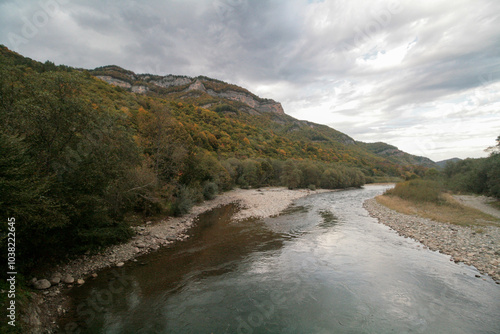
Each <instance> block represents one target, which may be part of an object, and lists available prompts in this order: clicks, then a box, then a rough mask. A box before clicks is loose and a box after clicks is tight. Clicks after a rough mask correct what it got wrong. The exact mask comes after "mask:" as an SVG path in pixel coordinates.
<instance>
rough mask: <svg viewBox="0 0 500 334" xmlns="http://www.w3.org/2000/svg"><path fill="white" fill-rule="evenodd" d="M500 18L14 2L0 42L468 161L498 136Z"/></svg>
mask: <svg viewBox="0 0 500 334" xmlns="http://www.w3.org/2000/svg"><path fill="white" fill-rule="evenodd" d="M498 13H500V3H499V2H498V1H490V0H478V1H466V0H462V1H455V2H450V1H446V0H441V1H435V0H433V1H430V0H427V1H419V2H415V1H407V0H400V1H398V0H394V1H378V0H377V1H370V2H366V1H361V0H354V1H334V0H331V1H329V0H325V1H307V0H295V1H290V0H273V1H271V0H259V1H249V0H207V1H197V0H185V1H180V0H169V1H160V0H151V1H147V2H137V1H131V0H123V1H119V2H118V1H105V2H103V1H98V0H89V1H83V0H76V1H71V2H70V1H68V0H41V1H22V2H20V1H4V2H2V3H1V4H0V40H1V41H2V43H4V44H6V45H7V46H8V47H10V48H12V49H14V50H15V51H17V52H19V53H21V54H23V55H26V56H28V57H31V58H34V59H37V60H40V61H45V60H47V59H50V60H52V61H54V62H56V63H61V64H67V65H71V66H77V67H84V68H94V67H97V66H102V65H107V64H116V65H119V66H122V67H124V68H127V69H130V70H133V71H135V72H138V73H144V72H147V73H155V74H163V75H164V74H169V73H172V74H184V75H190V76H196V75H207V76H210V77H215V78H218V79H222V80H224V81H227V82H232V83H236V84H238V85H241V86H244V87H245V88H248V89H250V90H251V91H254V92H256V93H257V94H259V95H261V96H264V97H269V98H273V99H275V100H279V101H281V102H282V104H283V106H284V108H285V111H286V112H287V113H288V114H290V115H292V116H294V117H297V118H303V119H308V120H311V121H315V122H318V123H323V124H328V125H330V126H333V127H334V128H336V129H338V130H340V131H343V132H345V133H347V134H348V135H350V136H353V137H354V138H356V139H359V140H367V141H386V142H388V143H390V144H393V145H396V146H401V147H400V148H402V149H405V150H407V151H408V152H410V153H415V154H423V155H427V156H429V157H431V158H433V159H441V158H447V157H451V156H454V155H458V156H460V157H462V158H465V157H467V156H471V157H478V156H484V155H485V153H484V152H483V151H482V149H483V148H485V147H487V146H490V145H492V144H493V143H494V140H495V138H496V137H497V136H498V128H499V122H498V119H499V118H500V117H499V114H500V111H499V107H500V105H499V103H500V102H499V101H500V96H499V94H498V91H499V90H498V83H499V82H500V71H499V70H498V69H499V68H500V56H499V55H500V28H498V27H500V14H498ZM30 29H31V31H30ZM13 36H14V37H15V36H17V37H18V39H16V38H13ZM417 143H418V144H417ZM422 143H424V144H422ZM432 143H434V144H432ZM481 145H483V146H484V147H481Z"/></svg>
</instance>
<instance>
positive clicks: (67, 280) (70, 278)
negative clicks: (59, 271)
mask: <svg viewBox="0 0 500 334" xmlns="http://www.w3.org/2000/svg"><path fill="white" fill-rule="evenodd" d="M61 280H62V282H63V283H66V284H73V283H74V282H75V279H74V278H73V276H71V275H69V274H68V275H65V276H63V278H62V279H61Z"/></svg>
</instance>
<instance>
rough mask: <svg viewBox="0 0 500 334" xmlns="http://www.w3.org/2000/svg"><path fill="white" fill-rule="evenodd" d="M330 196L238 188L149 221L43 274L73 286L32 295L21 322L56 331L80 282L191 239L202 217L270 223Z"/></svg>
mask: <svg viewBox="0 0 500 334" xmlns="http://www.w3.org/2000/svg"><path fill="white" fill-rule="evenodd" d="M331 191H332V190H327V189H320V190H315V191H312V190H307V189H298V190H289V189H286V188H281V187H275V188H261V189H250V190H243V189H236V190H232V191H229V192H226V193H223V194H221V195H218V196H217V197H216V198H215V199H213V200H210V201H205V202H203V203H201V204H198V205H196V206H194V207H193V208H192V209H191V211H190V212H189V213H188V214H186V215H184V216H182V217H167V218H165V219H163V220H161V221H159V222H157V223H152V222H145V224H144V225H141V226H137V227H135V228H134V229H135V232H136V234H135V236H134V237H133V238H132V239H131V240H130V241H128V242H127V243H124V244H121V245H115V246H112V247H109V248H107V249H106V250H105V251H103V252H102V253H100V254H96V255H92V256H88V255H85V256H82V257H80V258H78V259H75V260H73V261H71V262H69V263H67V264H64V265H59V266H55V267H54V268H51V269H50V270H48V271H47V272H45V273H42V275H41V276H39V277H37V279H39V280H40V279H44V278H45V279H50V278H51V277H53V276H54V274H56V275H57V274H59V275H60V276H62V277H64V276H66V275H70V276H71V277H72V278H74V282H75V283H73V284H64V283H62V282H61V283H59V284H53V285H52V286H51V287H50V288H48V289H47V290H43V291H40V292H38V291H37V290H33V299H32V302H31V304H30V305H29V306H28V307H27V310H26V312H24V313H25V314H23V315H22V316H21V321H22V322H23V324H24V325H25V326H27V327H29V328H30V330H31V331H30V333H54V332H57V328H56V322H57V319H58V318H59V317H60V316H62V315H63V314H64V313H66V311H67V308H68V304H69V301H68V297H67V296H66V292H67V291H68V289H70V288H72V287H73V286H77V285H78V283H77V281H78V280H83V284H84V281H85V280H91V279H93V278H94V277H96V276H97V275H98V271H100V270H102V269H105V268H110V267H121V266H123V265H124V263H125V262H127V261H134V260H135V258H136V257H138V256H140V255H143V254H147V253H150V252H152V251H156V250H158V249H159V248H161V247H165V246H168V245H170V244H172V243H174V242H179V241H182V240H185V239H187V238H188V235H187V234H186V233H187V232H188V230H189V229H190V228H191V227H192V226H193V224H194V221H195V219H196V217H197V216H198V215H200V214H201V213H203V212H206V211H209V210H212V209H214V208H216V207H219V206H223V205H227V204H230V203H237V204H238V205H240V206H241V210H240V211H239V212H238V213H237V214H236V215H235V216H234V217H233V219H236V220H242V219H245V218H249V217H257V218H266V217H271V216H274V215H278V214H279V213H280V212H281V211H283V210H284V209H286V208H287V207H288V206H289V205H290V204H291V203H292V202H293V201H294V200H296V199H298V198H301V197H304V196H308V195H312V194H317V193H323V192H331ZM81 282H82V281H80V283H81Z"/></svg>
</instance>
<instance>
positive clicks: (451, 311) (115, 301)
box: [59, 185, 500, 334]
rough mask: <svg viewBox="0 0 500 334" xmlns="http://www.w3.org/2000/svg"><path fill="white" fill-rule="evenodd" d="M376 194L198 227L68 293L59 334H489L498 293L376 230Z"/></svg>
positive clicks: (499, 310)
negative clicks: (372, 202) (371, 203)
mask: <svg viewBox="0 0 500 334" xmlns="http://www.w3.org/2000/svg"><path fill="white" fill-rule="evenodd" d="M385 188H386V186H380V185H374V186H366V187H364V188H363V189H356V190H346V191H339V192H331V193H323V194H316V195H312V196H308V197H305V198H302V199H300V200H298V201H296V202H295V203H294V205H293V206H291V207H290V208H289V209H287V210H286V211H285V212H284V213H283V214H281V215H280V216H278V217H274V218H268V219H249V220H245V221H240V222H235V221H232V220H231V216H232V214H233V213H234V212H236V210H237V208H236V207H235V206H234V205H228V206H225V207H221V208H217V209H215V210H212V211H210V212H207V213H205V214H203V215H202V216H200V218H199V222H198V224H197V226H196V227H195V228H194V229H192V231H191V233H192V237H191V238H190V239H188V240H186V241H184V242H180V243H177V244H176V245H175V246H173V247H170V248H165V249H162V250H160V251H158V252H155V253H153V254H149V255H145V256H143V257H140V258H139V259H138V261H137V262H135V263H134V262H130V263H127V264H126V265H125V266H124V267H122V268H114V269H109V270H105V271H103V272H101V273H99V277H98V278H97V279H95V280H91V281H89V282H87V283H86V284H85V285H83V286H81V287H77V288H74V289H72V291H71V298H72V301H73V309H72V311H71V312H69V313H68V314H67V315H66V317H65V318H64V319H62V320H61V322H60V324H59V325H60V326H61V328H62V329H63V331H64V332H71V333H454V334H456V333H500V286H499V285H496V284H495V283H494V282H493V281H492V280H491V279H488V278H486V279H482V278H476V277H475V275H476V274H478V272H477V271H476V270H475V269H474V268H473V267H469V266H465V265H462V264H460V265H457V264H455V263H454V262H450V260H449V257H448V256H446V255H443V254H440V253H437V252H432V251H429V250H426V249H423V248H422V247H421V246H420V245H419V244H418V243H417V242H415V241H413V240H410V239H405V238H403V237H401V236H398V235H397V234H396V233H395V232H394V231H392V230H390V229H389V228H388V227H386V226H384V225H382V224H378V223H377V221H376V219H374V218H371V217H370V216H369V215H368V213H367V212H366V210H365V209H363V208H362V203H363V202H364V200H366V199H368V198H371V197H374V196H375V195H377V194H379V193H381V192H383V190H384V189H385Z"/></svg>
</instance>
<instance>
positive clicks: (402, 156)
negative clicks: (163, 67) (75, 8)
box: [90, 65, 437, 168]
mask: <svg viewBox="0 0 500 334" xmlns="http://www.w3.org/2000/svg"><path fill="white" fill-rule="evenodd" d="M90 73H91V74H92V75H94V76H96V77H98V78H99V79H101V80H104V81H106V82H107V83H109V84H112V85H114V86H119V87H122V88H124V89H126V90H129V91H131V92H134V93H138V94H150V95H154V96H161V97H167V98H169V99H179V100H183V101H186V102H189V103H192V104H194V105H197V106H199V107H202V108H209V109H211V110H214V111H219V112H224V113H238V112H243V113H246V114H248V115H252V116H255V117H257V118H258V116H264V115H266V114H267V117H269V116H270V119H271V123H269V124H267V125H268V126H272V127H274V128H276V129H279V130H280V132H281V133H282V134H286V136H287V137H289V138H290V139H293V140H297V141H303V140H308V141H310V142H313V143H323V144H325V143H328V142H332V141H335V142H338V143H340V144H343V145H348V146H349V147H350V150H352V151H354V152H351V155H353V156H354V157H356V156H359V155H362V156H364V157H365V159H368V160H369V159H370V156H371V157H372V158H373V155H375V156H377V157H379V158H383V159H386V160H387V161H388V162H391V163H394V164H397V165H403V166H412V165H415V166H423V167H429V168H432V167H437V166H436V164H435V163H434V162H433V161H432V160H430V159H428V158H425V157H420V156H414V155H411V154H409V153H406V152H403V151H401V150H399V149H398V148H397V147H395V146H392V145H389V144H385V143H381V142H379V143H363V142H359V141H355V140H354V139H352V138H351V137H349V136H348V135H346V134H344V133H341V132H339V131H337V130H335V129H332V128H330V127H328V126H325V125H320V124H316V123H313V122H308V121H302V120H297V119H295V118H293V117H291V116H289V115H286V114H285V112H284V110H283V107H282V106H281V104H280V103H279V102H276V101H274V100H271V99H265V98H261V97H259V96H257V95H255V94H253V93H251V92H250V91H248V90H247V89H245V88H242V87H239V86H236V85H233V84H229V83H226V82H223V81H221V80H217V79H212V78H208V77H205V76H198V77H188V76H181V75H172V74H169V75H166V76H159V75H152V74H136V73H134V72H131V71H128V70H125V69H123V68H121V67H119V66H115V65H110V66H103V67H99V68H96V69H94V70H91V71H90ZM253 120H254V121H255V118H254V119H253ZM247 121H249V119H247ZM260 125H262V124H260ZM363 151H365V152H363ZM367 152H368V153H372V154H373V155H372V154H369V155H368V156H366V153H367ZM339 160H344V159H343V158H342V157H341V158H340V159H339Z"/></svg>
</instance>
